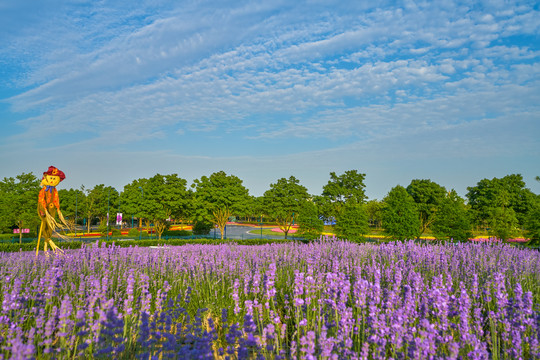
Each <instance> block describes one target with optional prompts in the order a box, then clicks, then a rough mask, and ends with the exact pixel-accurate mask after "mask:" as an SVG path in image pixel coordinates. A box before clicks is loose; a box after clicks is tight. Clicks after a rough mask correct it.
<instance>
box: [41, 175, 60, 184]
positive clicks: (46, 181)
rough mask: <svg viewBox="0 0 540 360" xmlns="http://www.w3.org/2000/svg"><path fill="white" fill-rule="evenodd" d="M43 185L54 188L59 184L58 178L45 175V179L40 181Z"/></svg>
mask: <svg viewBox="0 0 540 360" xmlns="http://www.w3.org/2000/svg"><path fill="white" fill-rule="evenodd" d="M42 184H43V185H49V186H56V185H58V184H60V176H56V175H45V178H44V179H43V181H42Z"/></svg>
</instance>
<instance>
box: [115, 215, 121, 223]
mask: <svg viewBox="0 0 540 360" xmlns="http://www.w3.org/2000/svg"><path fill="white" fill-rule="evenodd" d="M116 225H122V213H116Z"/></svg>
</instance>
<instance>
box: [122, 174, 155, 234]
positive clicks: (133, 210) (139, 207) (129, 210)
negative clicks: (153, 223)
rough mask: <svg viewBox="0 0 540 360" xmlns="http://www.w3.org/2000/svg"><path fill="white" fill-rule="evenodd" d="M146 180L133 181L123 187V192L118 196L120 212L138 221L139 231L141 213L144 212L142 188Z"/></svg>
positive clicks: (141, 218)
mask: <svg viewBox="0 0 540 360" xmlns="http://www.w3.org/2000/svg"><path fill="white" fill-rule="evenodd" d="M147 182H148V179H144V178H142V179H137V180H133V181H132V182H131V183H130V184H127V185H124V190H123V191H122V194H121V195H120V199H121V202H122V211H123V212H124V213H126V214H127V215H128V216H131V217H132V220H133V218H137V219H138V223H139V224H138V228H139V231H141V229H142V221H143V212H144V207H143V204H144V190H143V188H144V186H145V185H146V183H147Z"/></svg>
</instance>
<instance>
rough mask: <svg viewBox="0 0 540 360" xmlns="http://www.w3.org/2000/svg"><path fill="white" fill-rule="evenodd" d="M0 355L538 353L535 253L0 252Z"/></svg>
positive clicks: (309, 248)
mask: <svg viewBox="0 0 540 360" xmlns="http://www.w3.org/2000/svg"><path fill="white" fill-rule="evenodd" d="M0 289H1V292H0V297H1V300H2V309H1V312H0V358H4V359H8V358H15V359H19V358H20V359H25V358H39V359H74V358H86V359H92V358H105V357H107V358H120V359H122V358H125V359H133V358H139V359H167V358H184V359H214V358H217V359H289V358H301V359H349V358H350V359H380V358H394V359H431V358H445V359H458V358H463V359H517V358H523V359H530V358H540V345H539V343H540V338H539V337H540V328H539V322H540V321H539V320H540V317H539V316H540V315H539V304H540V252H538V251H532V250H525V249H518V248H516V247H512V246H508V245H502V244H490V243H477V244H475V243H468V244H457V245H453V244H448V245H425V244H416V243H414V242H406V243H390V244H384V245H374V244H352V243H348V242H344V241H334V240H332V239H326V240H322V241H320V242H316V243H312V244H308V245H306V244H297V243H286V244H270V245H261V246H239V245H230V244H229V245H185V246H178V247H161V248H153V249H149V248H119V247H114V246H113V247H108V248H105V247H101V248H100V247H98V246H97V245H93V246H88V247H85V248H83V249H81V250H68V251H66V253H65V255H63V256H54V255H51V256H49V257H46V256H44V255H43V254H40V256H39V257H38V258H36V257H35V253H33V252H19V253H0Z"/></svg>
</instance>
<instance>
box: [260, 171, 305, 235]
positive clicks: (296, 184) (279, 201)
mask: <svg viewBox="0 0 540 360" xmlns="http://www.w3.org/2000/svg"><path fill="white" fill-rule="evenodd" d="M263 197H264V204H265V208H266V211H267V213H268V215H269V216H270V217H272V218H274V219H275V220H276V221H277V223H278V226H279V228H280V229H281V231H283V233H284V234H285V238H287V234H288V233H289V231H290V230H291V227H292V225H293V224H294V220H295V216H298V215H299V214H300V212H301V210H302V207H303V206H304V203H305V202H306V201H307V200H308V199H309V197H310V196H309V194H308V192H307V189H306V188H305V187H304V186H302V185H300V181H299V180H298V179H296V178H295V177H294V176H291V177H289V178H288V179H286V178H281V179H278V180H277V182H276V183H274V184H270V189H269V190H267V191H266V192H265V193H264V195H263Z"/></svg>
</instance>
